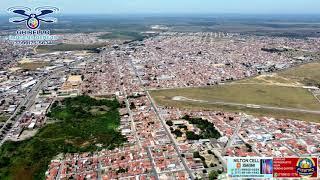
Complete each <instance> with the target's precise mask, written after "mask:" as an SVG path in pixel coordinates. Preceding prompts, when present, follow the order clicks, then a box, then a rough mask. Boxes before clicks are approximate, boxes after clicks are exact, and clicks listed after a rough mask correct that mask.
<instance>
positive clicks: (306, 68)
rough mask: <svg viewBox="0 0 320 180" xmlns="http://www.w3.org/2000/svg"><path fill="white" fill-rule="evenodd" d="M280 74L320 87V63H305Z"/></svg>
mask: <svg viewBox="0 0 320 180" xmlns="http://www.w3.org/2000/svg"><path fill="white" fill-rule="evenodd" d="M279 75H280V76H283V77H286V78H290V79H293V80H296V81H298V82H300V83H302V84H305V85H307V86H318V87H320V63H310V64H304V65H301V66H298V67H295V68H292V69H289V70H286V71H283V72H280V73H279Z"/></svg>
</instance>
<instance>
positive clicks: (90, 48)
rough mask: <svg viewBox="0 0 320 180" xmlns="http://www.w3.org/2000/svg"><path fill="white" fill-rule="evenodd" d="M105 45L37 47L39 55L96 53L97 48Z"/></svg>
mask: <svg viewBox="0 0 320 180" xmlns="http://www.w3.org/2000/svg"><path fill="white" fill-rule="evenodd" d="M104 46H105V44H63V43H61V44H56V45H46V46H45V45H43V46H38V47H37V49H36V50H37V52H39V53H49V52H55V51H83V50H87V51H96V50H97V48H101V47H104Z"/></svg>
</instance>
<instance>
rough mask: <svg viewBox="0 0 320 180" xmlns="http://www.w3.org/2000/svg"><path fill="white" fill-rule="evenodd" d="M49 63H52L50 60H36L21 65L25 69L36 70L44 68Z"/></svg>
mask: <svg viewBox="0 0 320 180" xmlns="http://www.w3.org/2000/svg"><path fill="white" fill-rule="evenodd" d="M49 65H50V63H49V62H41V61H36V62H30V63H20V64H19V67H20V68H22V69H25V70H30V71H34V70H37V69H38V68H43V67H46V66H49Z"/></svg>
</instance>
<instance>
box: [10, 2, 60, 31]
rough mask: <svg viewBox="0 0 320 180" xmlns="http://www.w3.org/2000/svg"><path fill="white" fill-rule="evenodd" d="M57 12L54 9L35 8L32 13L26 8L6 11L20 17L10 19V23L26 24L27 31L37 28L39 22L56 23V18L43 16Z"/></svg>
mask: <svg viewBox="0 0 320 180" xmlns="http://www.w3.org/2000/svg"><path fill="white" fill-rule="evenodd" d="M57 11H59V9H58V8H54V7H39V8H36V9H35V11H34V12H31V9H30V8H27V7H12V8H9V9H8V12H12V13H15V14H18V15H20V17H13V18H10V19H9V21H10V22H12V23H23V22H26V25H27V27H28V28H29V29H37V28H39V27H40V23H41V22H46V23H55V22H57V19H56V18H52V17H48V18H46V17H45V15H48V14H51V13H54V12H57Z"/></svg>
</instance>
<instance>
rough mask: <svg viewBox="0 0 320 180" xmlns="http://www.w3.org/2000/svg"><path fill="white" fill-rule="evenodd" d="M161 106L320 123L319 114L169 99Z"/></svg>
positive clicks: (162, 101) (162, 102)
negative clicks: (241, 113)
mask: <svg viewBox="0 0 320 180" xmlns="http://www.w3.org/2000/svg"><path fill="white" fill-rule="evenodd" d="M159 105H161V106H166V107H178V108H181V109H190V110H210V111H226V112H234V113H239V112H243V113H246V114H251V115H254V116H257V117H264V116H268V117H275V118H279V119H296V120H302V121H311V122H320V116H319V114H311V113H300V112H289V111H277V110H268V109H252V108H247V107H243V106H228V105H215V104H207V103H198V102H182V101H172V100H169V99H165V100H164V99H163V100H161V103H159Z"/></svg>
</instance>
